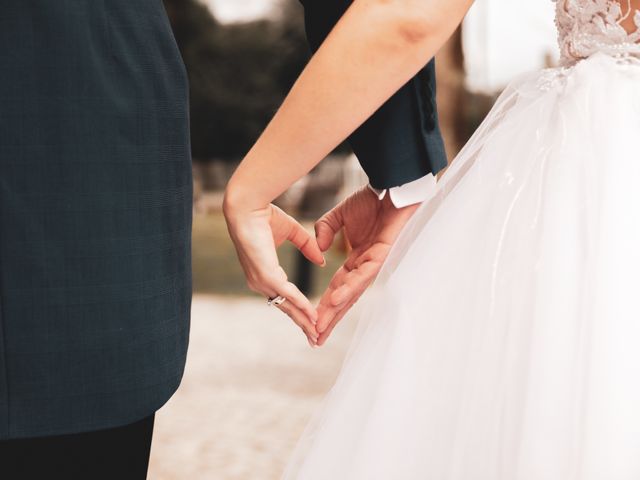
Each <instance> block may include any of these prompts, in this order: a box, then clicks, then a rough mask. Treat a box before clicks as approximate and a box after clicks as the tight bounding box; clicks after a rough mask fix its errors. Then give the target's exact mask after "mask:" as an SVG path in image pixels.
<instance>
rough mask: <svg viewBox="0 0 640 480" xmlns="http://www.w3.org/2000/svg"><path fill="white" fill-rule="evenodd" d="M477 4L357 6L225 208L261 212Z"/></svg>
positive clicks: (412, 0)
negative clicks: (258, 209)
mask: <svg viewBox="0 0 640 480" xmlns="http://www.w3.org/2000/svg"><path fill="white" fill-rule="evenodd" d="M472 2H473V0H356V1H354V3H353V5H352V6H351V7H350V8H349V10H347V12H346V13H345V15H344V16H343V17H342V19H341V20H340V21H339V22H338V24H337V25H336V27H335V28H334V30H333V31H332V32H331V33H330V34H329V36H328V37H327V39H326V40H325V42H324V43H323V44H322V46H321V47H320V48H319V49H318V51H317V53H316V54H315V55H314V56H313V58H312V59H311V61H310V62H309V64H308V65H307V67H306V68H305V69H304V71H303V72H302V74H301V75H300V77H299V78H298V80H297V81H296V83H295V84H294V86H293V87H292V89H291V91H290V92H289V95H288V96H287V98H286V99H285V101H284V102H283V104H282V106H281V107H280V109H279V110H278V112H277V113H276V115H275V116H274V118H273V119H272V121H271V122H270V123H269V125H268V126H267V128H266V129H265V131H264V132H263V134H262V135H261V136H260V138H259V139H258V141H257V142H256V144H255V145H254V146H253V148H252V149H251V150H250V151H249V153H248V154H247V156H246V157H245V159H244V160H243V161H242V162H241V164H240V166H239V167H238V169H237V170H236V172H235V173H234V175H233V177H232V179H231V180H230V182H229V185H228V187H227V192H226V195H225V208H226V209H235V208H239V209H242V210H250V209H257V208H262V207H264V206H265V205H266V204H268V203H269V202H271V201H272V200H273V199H274V198H276V197H277V196H278V195H280V194H281V193H283V192H284V191H285V190H286V189H287V188H288V187H289V186H290V185H291V184H292V183H293V182H295V181H296V180H298V179H299V178H301V177H302V176H304V175H305V174H307V173H308V172H309V171H310V170H311V169H312V168H313V167H314V166H315V165H317V164H318V163H319V162H320V161H321V160H322V159H323V158H324V157H325V156H326V155H327V154H329V153H330V152H331V151H332V150H333V149H334V148H335V147H336V146H337V145H338V144H339V143H340V142H342V141H343V140H344V139H345V138H346V137H347V136H348V135H349V134H350V133H351V132H353V131H354V130H355V129H356V128H357V127H358V126H359V125H361V124H362V123H363V122H364V121H365V120H366V119H367V118H368V117H369V116H371V115H372V114H373V113H374V112H375V111H376V110H377V108H378V107H379V106H380V105H382V104H383V103H384V102H385V101H386V100H387V99H388V98H389V97H390V96H391V95H393V94H394V93H395V92H396V91H397V90H398V89H399V88H400V87H402V85H404V84H405V83H406V82H407V81H408V80H409V79H410V78H411V77H412V76H414V75H415V74H416V73H417V72H418V71H419V70H420V69H421V68H422V67H423V66H424V65H425V64H426V63H427V62H428V60H429V59H430V58H432V57H433V56H434V55H435V53H436V52H437V50H438V49H439V48H440V47H441V46H442V44H443V43H444V42H445V41H446V39H447V38H448V37H449V36H450V35H451V33H452V32H453V31H454V30H455V28H456V26H457V25H458V24H459V22H460V21H461V20H462V18H463V16H464V14H465V13H466V11H467V9H468V8H469V6H470V5H471V3H472Z"/></svg>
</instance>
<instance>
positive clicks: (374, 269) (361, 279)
mask: <svg viewBox="0 0 640 480" xmlns="http://www.w3.org/2000/svg"><path fill="white" fill-rule="evenodd" d="M380 267H381V264H380V263H378V262H374V261H369V262H364V263H362V264H361V265H359V266H358V267H356V268H354V269H353V270H351V271H350V272H349V273H347V274H346V275H345V276H344V280H343V283H342V284H341V285H340V286H338V287H337V288H336V289H334V291H333V292H332V293H331V297H330V303H331V305H333V306H335V307H338V306H340V305H343V304H344V303H347V302H348V301H349V300H350V299H352V298H353V297H356V296H360V295H362V293H363V292H364V291H365V290H366V289H367V287H368V286H369V285H370V284H371V282H372V281H373V280H374V278H375V277H376V275H377V274H378V272H379V271H380Z"/></svg>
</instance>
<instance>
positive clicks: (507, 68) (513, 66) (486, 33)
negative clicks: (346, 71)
mask: <svg viewBox="0 0 640 480" xmlns="http://www.w3.org/2000/svg"><path fill="white" fill-rule="evenodd" d="M201 1H203V2H204V3H206V4H207V5H209V7H210V8H211V10H212V11H213V12H214V13H215V15H216V16H217V17H218V19H219V20H220V21H223V22H236V21H247V20H251V19H254V18H259V17H262V16H264V15H268V13H269V12H270V10H271V8H272V7H273V5H274V4H275V3H276V2H277V0H201ZM554 6H555V4H554V3H553V2H552V1H551V0H476V3H475V5H474V6H473V7H472V8H471V11H470V12H469V15H468V16H467V19H466V20H465V24H464V37H463V38H464V48H465V56H466V63H467V65H466V67H467V73H468V83H469V86H470V87H471V88H472V89H474V90H482V91H495V90H498V89H501V88H503V87H504V86H505V84H506V83H507V82H508V81H509V79H510V78H513V77H514V76H515V75H517V74H519V73H521V72H523V71H528V70H534V69H537V68H540V67H541V66H543V62H544V56H545V53H551V54H553V55H555V53H556V50H557V48H556V34H555V27H554V25H553V12H554Z"/></svg>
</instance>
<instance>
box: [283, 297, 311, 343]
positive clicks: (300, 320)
mask: <svg viewBox="0 0 640 480" xmlns="http://www.w3.org/2000/svg"><path fill="white" fill-rule="evenodd" d="M278 308H279V309H280V310H282V311H283V312H284V313H285V314H287V315H288V316H289V317H290V318H291V320H293V321H294V323H295V324H296V325H298V326H299V327H300V328H301V329H302V332H303V333H304V334H305V335H306V336H307V341H308V342H309V345H311V346H316V345H317V343H318V336H319V334H318V332H317V331H316V327H315V325H313V324H312V323H311V322H310V321H309V318H308V317H307V315H306V314H305V313H304V312H303V311H302V310H300V309H299V308H298V307H297V306H296V305H294V304H293V303H291V302H289V301H288V300H287V301H285V302H284V303H281V304H280V305H278Z"/></svg>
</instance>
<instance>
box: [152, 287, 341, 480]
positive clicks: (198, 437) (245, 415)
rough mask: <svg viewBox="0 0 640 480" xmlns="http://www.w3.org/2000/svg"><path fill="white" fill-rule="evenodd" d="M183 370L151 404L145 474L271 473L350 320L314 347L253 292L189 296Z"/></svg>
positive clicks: (323, 384)
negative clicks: (157, 406) (170, 391)
mask: <svg viewBox="0 0 640 480" xmlns="http://www.w3.org/2000/svg"><path fill="white" fill-rule="evenodd" d="M192 312H193V314H192V330H191V343H190V349H189V358H188V361H187V370H186V374H185V377H184V379H183V382H182V385H181V387H180V390H179V391H178V393H177V394H176V395H175V396H174V397H173V398H172V399H171V401H170V402H169V403H168V404H167V405H166V406H165V407H164V408H163V409H162V410H160V412H158V415H157V417H156V418H157V419H156V429H155V436H154V443H153V448H152V453H151V465H150V473H149V478H150V479H151V480H178V479H179V480H185V479H189V480H200V479H207V480H249V479H250V480H277V479H279V478H280V474H281V472H282V469H283V467H284V463H285V462H286V459H287V457H288V455H289V453H290V452H291V450H292V449H293V447H294V446H295V443H296V439H297V437H298V436H299V435H300V433H301V431H302V429H303V428H304V426H305V424H306V422H307V420H308V418H309V416H310V415H311V413H312V411H313V409H314V408H315V407H316V406H317V405H318V404H319V402H320V401H321V399H322V397H323V395H324V394H325V393H326V391H327V390H328V389H329V388H330V387H331V385H332V383H333V381H334V379H335V376H336V374H337V372H338V369H339V367H340V364H341V362H342V359H343V357H344V353H345V351H346V347H347V345H348V341H349V339H350V336H351V334H352V332H353V327H354V325H353V324H352V323H353V322H351V324H349V323H345V324H343V325H342V326H341V327H340V328H338V329H337V330H336V331H335V332H334V336H333V337H332V338H331V339H330V340H329V342H327V345H325V346H324V347H322V348H321V349H317V350H313V349H311V348H310V347H309V345H308V344H307V342H306V340H305V338H304V337H303V335H302V333H301V332H300V331H299V330H298V329H297V327H294V326H292V324H291V323H290V320H288V318H286V317H284V316H282V314H281V313H279V312H278V311H276V310H275V309H272V308H269V307H267V306H266V305H265V303H264V302H263V301H262V300H260V299H257V298H256V299H254V298H250V299H248V298H246V297H238V298H234V297H217V296H209V295H196V296H195V297H194V300H193V310H192Z"/></svg>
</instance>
